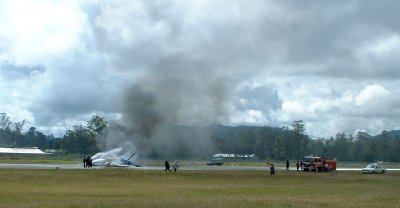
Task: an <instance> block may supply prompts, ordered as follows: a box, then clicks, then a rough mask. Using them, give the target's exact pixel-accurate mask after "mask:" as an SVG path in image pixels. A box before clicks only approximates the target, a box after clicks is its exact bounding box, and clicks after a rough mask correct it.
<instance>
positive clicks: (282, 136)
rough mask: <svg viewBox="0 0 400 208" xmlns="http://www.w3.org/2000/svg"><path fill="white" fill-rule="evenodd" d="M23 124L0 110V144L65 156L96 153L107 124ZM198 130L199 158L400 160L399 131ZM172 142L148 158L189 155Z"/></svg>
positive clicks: (97, 119) (296, 125) (301, 127)
mask: <svg viewBox="0 0 400 208" xmlns="http://www.w3.org/2000/svg"><path fill="white" fill-rule="evenodd" d="M24 125H25V121H20V122H12V121H11V120H10V118H9V117H8V116H7V115H6V114H4V113H2V114H0V146H2V147H32V146H35V147H38V148H39V149H42V150H46V149H54V150H59V151H61V152H64V153H67V154H85V155H86V154H94V153H96V152H99V151H100V149H99V148H98V144H97V142H96V137H97V136H100V135H102V132H103V131H104V130H105V129H106V128H108V122H107V120H106V119H105V118H104V117H101V116H99V115H93V116H92V117H91V118H90V120H89V121H87V123H86V124H79V125H75V126H72V128H69V129H66V131H65V134H64V135H63V136H62V137H55V136H53V135H52V134H50V135H46V134H44V133H43V132H40V131H38V130H37V129H36V128H35V127H30V128H29V129H28V131H26V132H24V131H23V129H24ZM191 130H192V131H193V132H198V131H199V129H198V128H196V127H188V126H185V127H182V139H184V137H185V135H191V134H188V133H187V132H188V131H191ZM201 130H202V131H206V132H207V133H208V134H209V135H210V137H211V139H212V142H213V144H214V145H213V146H212V147H210V149H208V150H205V151H203V152H204V155H200V157H201V158H207V157H210V156H211V155H210V154H211V153H214V154H215V153H231V154H256V156H257V157H258V158H259V159H261V160H281V161H283V160H287V159H289V160H301V159H302V158H303V157H304V156H305V155H318V156H325V157H330V158H336V159H337V160H339V161H356V162H373V161H388V162H400V154H399V153H400V138H399V135H400V131H391V132H387V131H382V133H381V134H379V135H377V136H371V135H369V134H367V133H365V132H358V133H357V134H356V135H355V136H353V135H347V134H345V133H344V132H340V133H337V134H336V135H335V136H334V137H330V138H317V139H311V138H310V137H309V136H308V135H307V134H306V125H305V122H303V121H302V120H299V121H293V122H292V124H291V125H290V126H284V127H281V128H277V127H268V126H237V127H231V126H223V125H211V126H207V127H204V128H202V129H201ZM176 145H177V147H176V149H178V150H179V151H178V152H177V153H176V154H175V153H171V155H165V153H159V152H154V151H157V150H154V151H152V153H151V154H150V155H148V157H150V158H153V159H160V158H158V157H161V155H162V157H168V156H171V157H174V158H176V157H182V158H181V159H187V158H188V157H190V156H191V155H192V154H191V152H190V150H189V149H185V148H182V147H181V146H179V145H180V144H179V143H177V144H176ZM173 154H175V155H173ZM183 157H186V158H183ZM161 159H162V158H161Z"/></svg>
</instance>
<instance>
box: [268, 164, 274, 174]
mask: <svg viewBox="0 0 400 208" xmlns="http://www.w3.org/2000/svg"><path fill="white" fill-rule="evenodd" d="M269 169H270V170H271V175H275V167H274V164H273V163H271V167H270V168H269Z"/></svg>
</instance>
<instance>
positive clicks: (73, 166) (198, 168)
mask: <svg viewBox="0 0 400 208" xmlns="http://www.w3.org/2000/svg"><path fill="white" fill-rule="evenodd" d="M93 168H94V169H104V168H127V169H132V170H164V166H143V167H135V166H129V167H104V166H94V167H93ZM0 169H84V168H83V166H82V164H0ZM180 170H191V171H204V170H221V171H222V170H223V171H233V170H245V171H260V170H261V171H269V166H265V167H261V166H226V165H220V166H218V165H217V166H206V165H204V166H180ZM275 170H277V171H283V170H285V167H279V166H277V167H275ZM290 170H291V171H295V170H296V168H295V167H291V168H290ZM336 171H361V168H337V169H336ZM387 171H400V169H399V168H388V169H387Z"/></svg>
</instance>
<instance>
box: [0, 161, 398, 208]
mask: <svg viewBox="0 0 400 208" xmlns="http://www.w3.org/2000/svg"><path fill="white" fill-rule="evenodd" d="M0 186H1V189H2V191H1V192H0V207H17V208H18V207H41V208H42V207H174V208H177V207H224V208H226V207H399V206H400V198H399V196H400V173H399V172H389V173H388V174H384V175H363V174H361V173H360V172H358V171H347V172H334V173H305V172H296V171H288V172H286V171H277V172H276V175H275V176H270V175H269V173H268V172H265V171H178V172H176V173H173V172H172V173H171V172H167V173H165V172H164V171H156V170H151V171H150V170H129V169H118V168H116V169H113V168H110V169H80V170H62V169H48V170H24V169H23V170H18V169H1V170H0Z"/></svg>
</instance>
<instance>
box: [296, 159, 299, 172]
mask: <svg viewBox="0 0 400 208" xmlns="http://www.w3.org/2000/svg"><path fill="white" fill-rule="evenodd" d="M299 167H300V163H299V161H297V162H296V169H297V171H299Z"/></svg>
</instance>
